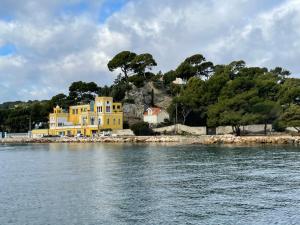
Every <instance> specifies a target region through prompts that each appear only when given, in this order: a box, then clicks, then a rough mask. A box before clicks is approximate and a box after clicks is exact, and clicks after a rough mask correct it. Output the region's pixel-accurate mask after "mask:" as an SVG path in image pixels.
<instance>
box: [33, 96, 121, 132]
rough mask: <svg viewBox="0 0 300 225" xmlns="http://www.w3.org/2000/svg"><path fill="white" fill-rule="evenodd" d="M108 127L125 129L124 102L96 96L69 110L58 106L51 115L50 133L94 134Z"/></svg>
mask: <svg viewBox="0 0 300 225" xmlns="http://www.w3.org/2000/svg"><path fill="white" fill-rule="evenodd" d="M106 129H111V130H120V129H123V108H122V104H121V103H114V102H113V98H112V97H96V98H95V101H92V102H91V103H90V104H87V105H76V106H70V107H69V112H64V111H63V110H62V108H60V107H59V106H56V107H55V108H54V109H53V113H50V115H49V132H48V134H49V135H61V136H77V135H84V136H92V135H93V134H96V133H98V132H99V131H101V130H106ZM35 132H38V131H37V130H33V131H32V133H33V134H35Z"/></svg>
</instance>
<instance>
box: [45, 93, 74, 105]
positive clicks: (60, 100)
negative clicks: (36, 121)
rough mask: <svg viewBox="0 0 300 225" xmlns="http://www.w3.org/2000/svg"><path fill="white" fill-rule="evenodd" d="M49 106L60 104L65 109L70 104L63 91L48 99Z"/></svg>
mask: <svg viewBox="0 0 300 225" xmlns="http://www.w3.org/2000/svg"><path fill="white" fill-rule="evenodd" d="M50 105H51V108H53V107H55V106H57V105H58V106H60V107H62V108H63V109H67V108H68V107H69V106H70V99H69V98H68V96H66V95H65V94H63V93H60V94H57V95H55V96H53V97H52V98H51V100H50Z"/></svg>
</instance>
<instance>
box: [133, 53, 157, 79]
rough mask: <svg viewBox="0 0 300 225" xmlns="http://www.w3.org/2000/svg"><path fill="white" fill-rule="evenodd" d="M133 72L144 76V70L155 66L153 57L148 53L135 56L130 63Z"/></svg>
mask: <svg viewBox="0 0 300 225" xmlns="http://www.w3.org/2000/svg"><path fill="white" fill-rule="evenodd" d="M131 63H132V66H133V69H134V72H135V73H137V74H139V75H143V76H145V72H146V69H148V70H151V69H152V67H154V66H157V63H156V62H155V60H154V59H153V56H152V55H151V54H149V53H144V54H140V55H137V56H136V57H135V58H134V59H133V60H132V61H131Z"/></svg>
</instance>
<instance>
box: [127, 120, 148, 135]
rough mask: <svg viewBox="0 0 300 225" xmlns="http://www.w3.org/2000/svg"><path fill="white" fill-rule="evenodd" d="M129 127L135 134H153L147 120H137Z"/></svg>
mask: <svg viewBox="0 0 300 225" xmlns="http://www.w3.org/2000/svg"><path fill="white" fill-rule="evenodd" d="M130 129H131V130H132V131H133V133H134V134H135V135H137V136H143V135H153V133H154V132H153V130H152V129H151V128H149V124H148V123H147V122H138V123H135V124H133V125H131V127H130Z"/></svg>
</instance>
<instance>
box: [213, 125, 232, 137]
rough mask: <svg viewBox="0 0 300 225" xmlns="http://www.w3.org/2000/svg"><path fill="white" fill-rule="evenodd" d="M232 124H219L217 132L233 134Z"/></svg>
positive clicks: (218, 133) (219, 133)
mask: <svg viewBox="0 0 300 225" xmlns="http://www.w3.org/2000/svg"><path fill="white" fill-rule="evenodd" d="M232 133H233V130H232V126H218V127H217V128H216V134H217V135H221V134H232Z"/></svg>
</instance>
